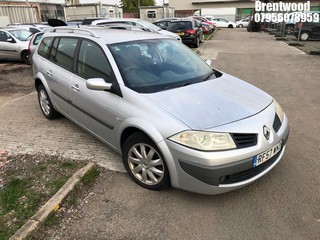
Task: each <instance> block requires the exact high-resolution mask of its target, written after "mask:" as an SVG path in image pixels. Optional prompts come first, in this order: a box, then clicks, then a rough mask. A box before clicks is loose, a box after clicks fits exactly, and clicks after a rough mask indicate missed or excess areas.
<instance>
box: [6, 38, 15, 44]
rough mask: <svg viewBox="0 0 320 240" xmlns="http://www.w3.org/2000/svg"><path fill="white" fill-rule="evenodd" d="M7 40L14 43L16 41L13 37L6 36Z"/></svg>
mask: <svg viewBox="0 0 320 240" xmlns="http://www.w3.org/2000/svg"><path fill="white" fill-rule="evenodd" d="M7 42H11V43H15V42H16V41H15V40H14V39H13V38H8V39H7Z"/></svg>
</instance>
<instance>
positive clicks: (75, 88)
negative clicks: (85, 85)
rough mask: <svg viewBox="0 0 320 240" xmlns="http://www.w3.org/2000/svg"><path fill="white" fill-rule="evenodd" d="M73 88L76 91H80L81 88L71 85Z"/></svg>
mask: <svg viewBox="0 0 320 240" xmlns="http://www.w3.org/2000/svg"><path fill="white" fill-rule="evenodd" d="M71 87H72V89H73V90H75V91H80V88H79V86H78V84H73V85H71Z"/></svg>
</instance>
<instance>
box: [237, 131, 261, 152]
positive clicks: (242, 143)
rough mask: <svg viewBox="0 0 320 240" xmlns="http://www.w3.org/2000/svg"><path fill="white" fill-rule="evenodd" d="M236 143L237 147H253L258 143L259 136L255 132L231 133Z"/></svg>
mask: <svg viewBox="0 0 320 240" xmlns="http://www.w3.org/2000/svg"><path fill="white" fill-rule="evenodd" d="M231 137H232V138H233V141H234V143H235V144H236V146H237V148H246V147H252V146H255V145H256V144H257V141H258V137H257V134H254V133H252V134H251V133H231Z"/></svg>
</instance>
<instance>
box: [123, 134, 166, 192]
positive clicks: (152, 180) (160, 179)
mask: <svg viewBox="0 0 320 240" xmlns="http://www.w3.org/2000/svg"><path fill="white" fill-rule="evenodd" d="M122 161H123V164H124V166H125V168H126V170H127V172H128V174H129V176H130V177H131V178H132V179H133V180H134V181H135V182H136V183H137V184H139V185H140V186H142V187H144V188H147V189H150V190H161V189H163V188H166V187H168V186H169V185H170V177H169V171H168V168H167V165H166V162H165V160H164V158H163V156H162V154H161V152H160V150H159V149H158V147H157V146H156V144H155V143H154V142H153V141H152V140H151V139H150V138H149V137H148V136H147V135H146V134H144V133H142V132H137V133H134V134H132V135H131V136H129V137H128V138H127V140H126V141H125V143H124V144H123V147H122Z"/></svg>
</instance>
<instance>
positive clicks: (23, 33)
mask: <svg viewBox="0 0 320 240" xmlns="http://www.w3.org/2000/svg"><path fill="white" fill-rule="evenodd" d="M9 32H10V33H11V34H12V35H13V36H14V37H16V38H17V39H19V40H20V41H27V40H28V37H29V36H30V35H32V32H29V31H27V30H25V29H14V30H10V31H9Z"/></svg>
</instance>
